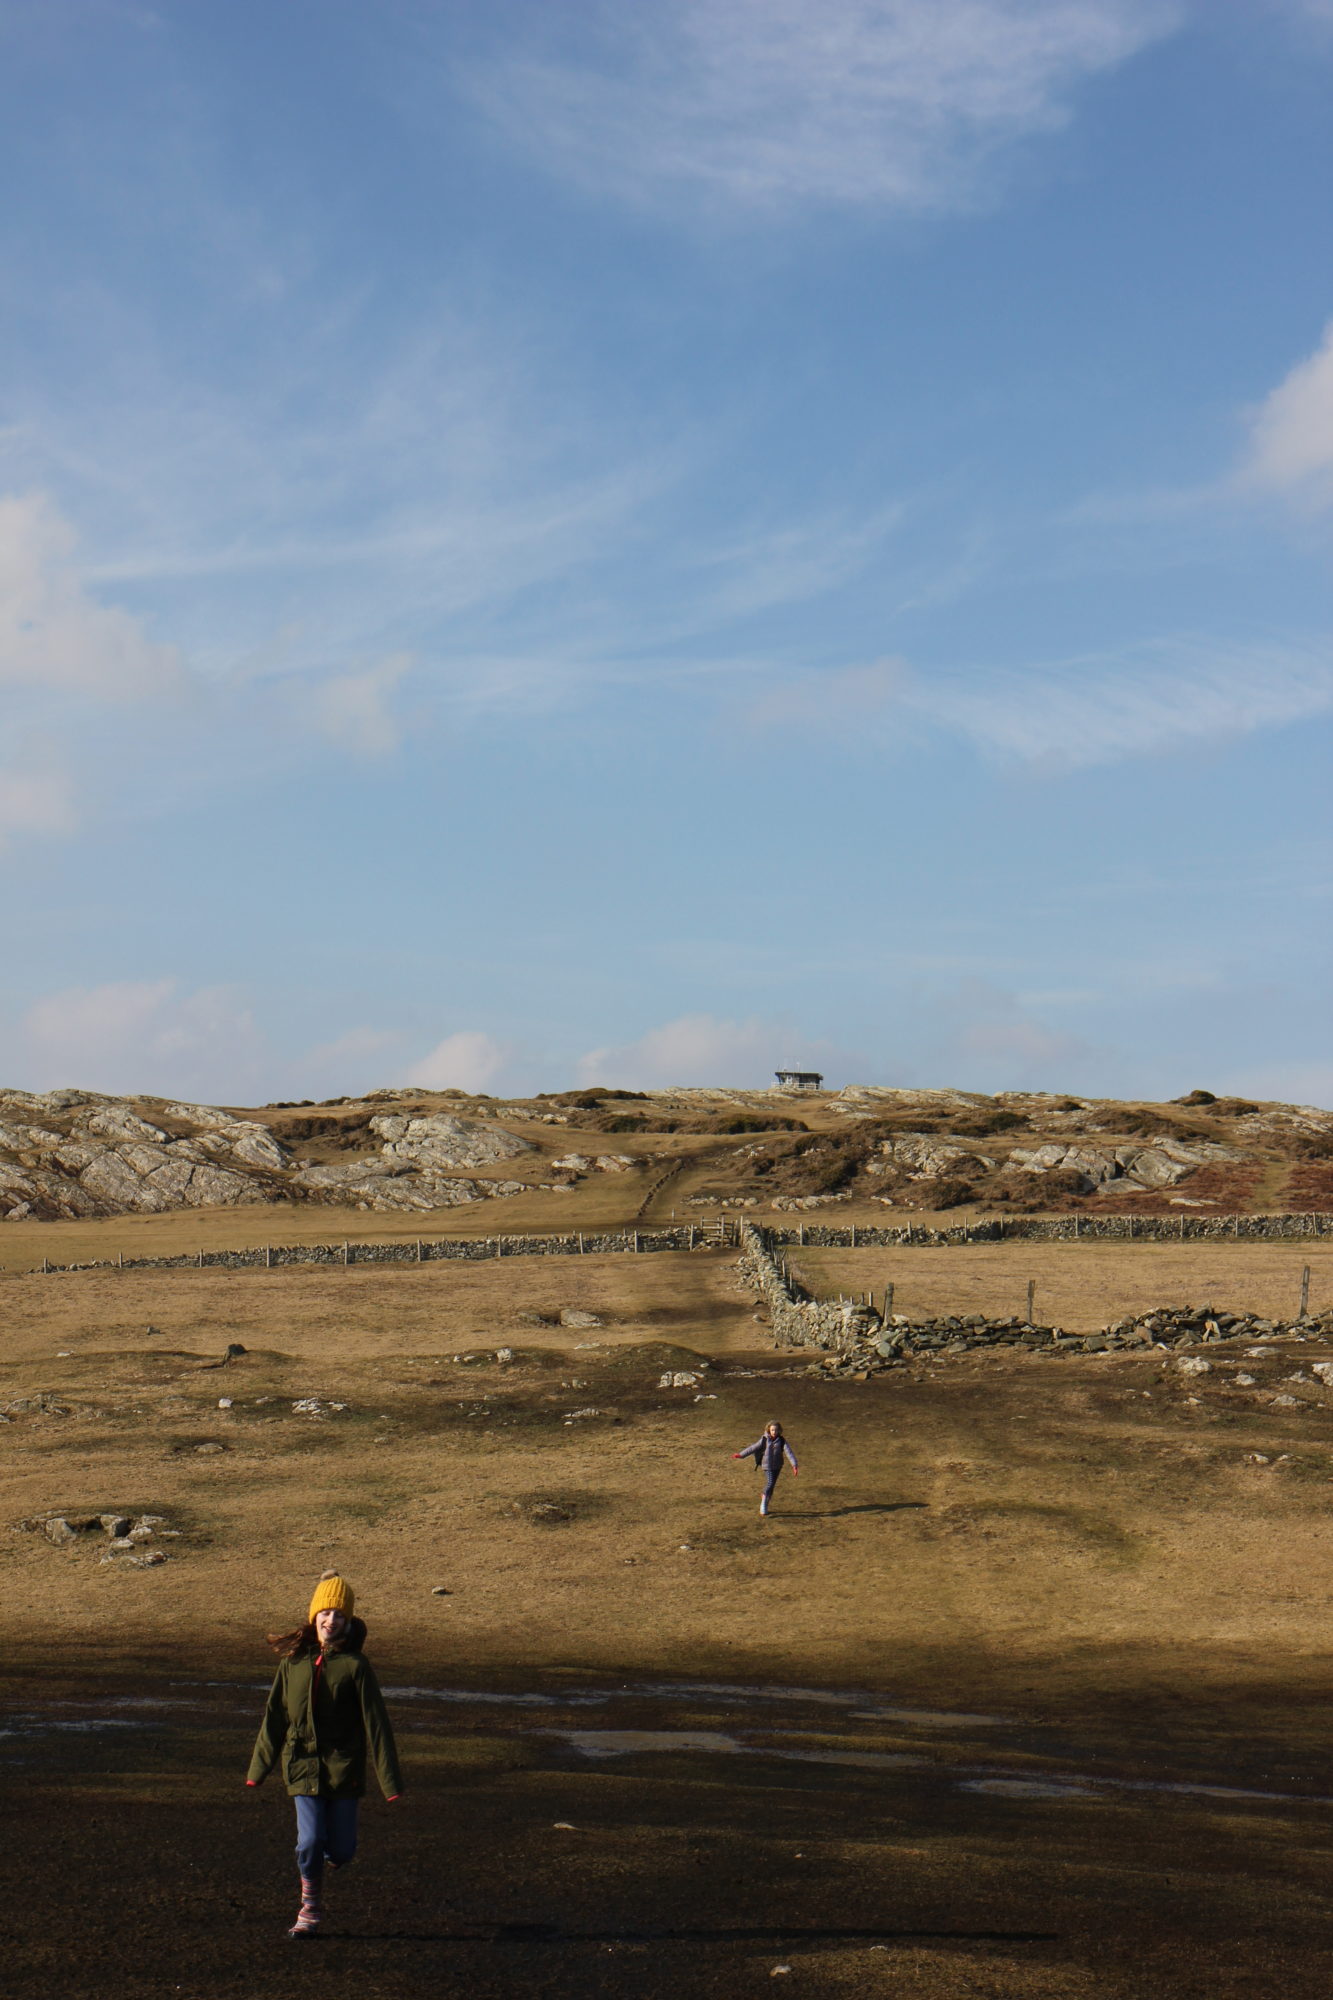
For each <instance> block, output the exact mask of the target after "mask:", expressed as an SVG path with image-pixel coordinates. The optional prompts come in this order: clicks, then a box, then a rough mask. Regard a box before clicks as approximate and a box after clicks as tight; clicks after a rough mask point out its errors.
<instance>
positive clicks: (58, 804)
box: [0, 770, 78, 851]
mask: <svg viewBox="0 0 1333 2000" xmlns="http://www.w3.org/2000/svg"><path fill="white" fill-rule="evenodd" d="M77 825H78V812H77V810H76V808H75V804H74V786H73V784H72V783H71V781H70V779H69V777H68V776H67V775H66V774H65V773H64V772H62V771H41V770H26V771H24V770H8V771H0V851H3V849H4V848H5V846H6V845H7V843H8V841H9V839H10V837H11V836H12V835H14V834H18V833H45V834H57V833H73V831H74V829H75V827H76V826H77Z"/></svg>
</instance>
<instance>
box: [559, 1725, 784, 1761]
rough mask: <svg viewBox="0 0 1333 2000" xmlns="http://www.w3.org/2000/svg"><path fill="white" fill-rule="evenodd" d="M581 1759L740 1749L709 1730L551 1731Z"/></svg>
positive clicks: (733, 1752) (727, 1752)
mask: <svg viewBox="0 0 1333 2000" xmlns="http://www.w3.org/2000/svg"><path fill="white" fill-rule="evenodd" d="M545 1733H546V1734H547V1735H549V1736H560V1737H563V1738H564V1740H565V1742H566V1743H572V1744H573V1746H574V1748H575V1749H576V1750H581V1751H582V1752H583V1754H584V1756H585V1757H632V1756H635V1755H636V1754H637V1753H638V1752H639V1751H641V1750H704V1751H708V1752H712V1753H714V1754H716V1753H719V1752H720V1753H723V1754H725V1755H727V1756H737V1755H738V1754H739V1753H740V1752H741V1751H742V1750H743V1749H744V1748H745V1746H744V1744H741V1743H738V1742H737V1741H736V1739H735V1737H734V1736H723V1735H722V1734H721V1732H720V1731H714V1730H709V1729H551V1730H547V1731H546V1732H545Z"/></svg>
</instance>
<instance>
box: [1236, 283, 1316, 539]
mask: <svg viewBox="0 0 1333 2000" xmlns="http://www.w3.org/2000/svg"><path fill="white" fill-rule="evenodd" d="M1246 471H1247V473H1248V475H1249V477H1250V478H1251V479H1253V480H1255V481H1256V482H1257V483H1258V484H1260V485H1262V486H1269V487H1273V488H1275V489H1277V490H1278V491H1281V492H1286V493H1294V494H1298V495H1302V496H1304V497H1306V498H1308V499H1311V500H1314V501H1316V502H1321V503H1327V502H1329V501H1333V320H1330V322H1329V324H1328V326H1327V327H1326V328H1325V329H1324V338H1323V341H1322V343H1321V345H1320V346H1319V347H1318V348H1316V350H1315V352H1314V353H1313V354H1312V355H1310V356H1309V358H1308V359H1307V360H1305V361H1301V362H1298V363H1297V365H1296V367H1294V368H1293V369H1292V371H1291V373H1290V374H1289V375H1288V376H1287V377H1286V379H1285V380H1284V381H1282V382H1279V384H1278V386H1277V388H1276V389H1274V390H1273V392H1272V394H1271V395H1270V396H1268V397H1267V398H1266V399H1265V401H1264V402H1263V403H1262V404H1261V405H1260V407H1259V409H1258V411H1257V412H1256V413H1255V417H1254V422H1253V427H1252V431H1251V450H1250V459H1249V464H1248V466H1247V467H1246Z"/></svg>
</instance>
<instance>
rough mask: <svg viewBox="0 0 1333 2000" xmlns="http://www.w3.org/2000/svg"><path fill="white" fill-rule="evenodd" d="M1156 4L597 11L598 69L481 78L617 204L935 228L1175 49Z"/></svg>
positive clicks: (714, 0) (591, 31) (512, 70)
mask: <svg viewBox="0 0 1333 2000" xmlns="http://www.w3.org/2000/svg"><path fill="white" fill-rule="evenodd" d="M1176 13H1177V10H1176V8H1174V7H1172V6H1170V5H1168V4H1165V0H1163V4H1158V0H818V4H817V5H815V4H812V0H661V3H660V4H659V5H657V6H655V7H653V8H651V9H629V8H624V7H619V6H603V7H601V8H600V9H597V10H584V11H583V12H582V13H581V14H580V15H579V16H578V17H577V24H578V30H579V32H580V33H581V34H583V35H584V36H585V37H590V38H591V40H592V42H593V43H594V47H593V49H592V50H591V51H590V52H589V53H588V54H583V53H582V52H581V53H580V55H578V56H571V57H565V58H563V59H562V58H560V57H555V58H552V59H548V60H543V59H539V58H537V57H535V56H529V55H526V54H522V53H517V54H516V53H507V54H506V56H505V57H504V58H502V59H500V60H498V61H497V62H496V63H495V64H494V65H493V66H492V67H491V68H490V70H489V71H487V72H485V73H482V74H477V75H476V76H475V77H474V87H475V90H476V92H477V95H478V96H479V98H480V99H481V101H482V103H483V104H484V106H485V107H486V108H487V109H488V110H489V111H490V113H491V114H492V115H493V116H494V117H496V118H497V119H498V120H500V121H501V122H502V123H503V124H504V126H505V127H506V129H507V131H508V133H509V134H510V135H511V136H512V137H513V138H515V139H517V140H518V141H519V142H521V143H524V144H527V145H530V146H531V147H533V148H534V149H535V150H536V151H537V152H538V153H539V154H542V155H544V156H545V158H546V159H547V160H548V161H549V162H550V163H551V164H552V165H553V166H555V167H556V168H557V169H558V170H561V171H563V172H566V173H568V174H570V175H571V176H573V177H574V178H576V179H579V180H581V181H584V182H585V183H588V184H591V185H593V186H594V187H596V188H597V189H598V191H599V192H602V193H605V192H607V191H608V190H610V191H612V192H615V193H620V194H623V193H630V194H639V195H643V194H652V193H654V192H656V191H659V190H663V189H673V188H674V189H677V190H679V189H686V190H692V191H693V192H694V193H695V194H696V195H716V194H719V193H720V194H721V195H723V196H724V197H727V198H729V199H730V200H732V201H734V202H738V203H742V204H746V205H764V204H770V203H785V202H791V201H794V200H805V199H813V200H816V201H832V202H848V203H858V204H859V203H880V204H886V205H889V206H892V207H901V208H907V209H922V208H932V207H938V206H940V205H942V204H948V203H951V202H955V201H957V200H959V199H960V198H965V197H966V194H967V192H968V190H969V187H970V185H971V184H972V183H973V180H974V170H975V168H976V167H977V165H978V164H979V163H980V162H981V161H982V160H983V159H985V158H987V157H988V156H989V155H990V154H992V153H993V152H994V150H995V148H996V147H997V146H998V145H1000V144H1002V143H1004V142H1005V141H1008V140H1011V139H1013V138H1015V137H1017V136H1021V135H1023V134H1026V133H1030V132H1033V131H1042V130H1049V129H1050V128H1051V127H1053V126H1057V125H1059V124H1060V123H1061V122H1062V121H1063V119H1064V118H1065V116H1066V115H1067V113H1066V102H1067V99H1068V97H1069V94H1070V93H1071V91H1072V90H1073V89H1074V88H1075V87H1076V86H1077V85H1078V84H1079V83H1080V82H1082V81H1083V80H1084V79H1085V78H1088V77H1090V76H1094V75H1096V74H1097V73H1099V72H1101V71H1104V70H1106V69H1109V68H1112V67H1114V66H1115V65H1117V64H1119V63H1122V62H1124V61H1125V60H1126V59H1127V58H1128V57H1130V56H1131V55H1133V54H1134V53H1135V52H1136V51H1137V50H1138V49H1140V48H1142V47H1143V46H1145V44H1146V43H1148V42H1149V41H1151V40H1152V39H1154V38H1155V37H1157V36H1158V35H1160V34H1162V33H1164V32H1166V31H1167V30H1168V28H1169V27H1170V26H1171V25H1172V24H1173V22H1174V19H1175V18H1176Z"/></svg>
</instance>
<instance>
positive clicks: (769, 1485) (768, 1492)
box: [764, 1459, 782, 1506]
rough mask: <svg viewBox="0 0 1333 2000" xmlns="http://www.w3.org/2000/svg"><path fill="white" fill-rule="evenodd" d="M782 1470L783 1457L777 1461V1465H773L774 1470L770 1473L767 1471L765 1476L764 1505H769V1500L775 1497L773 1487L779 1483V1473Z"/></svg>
mask: <svg viewBox="0 0 1333 2000" xmlns="http://www.w3.org/2000/svg"><path fill="white" fill-rule="evenodd" d="M781 1471H782V1460H781V1459H779V1460H778V1462H777V1464H776V1465H775V1466H774V1467H773V1470H772V1471H771V1472H769V1473H766V1474H765V1477H764V1505H765V1506H767V1505H768V1503H769V1501H770V1500H771V1499H772V1498H773V1488H774V1487H775V1486H776V1485H777V1483H778V1475H779V1473H780V1472H781Z"/></svg>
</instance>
